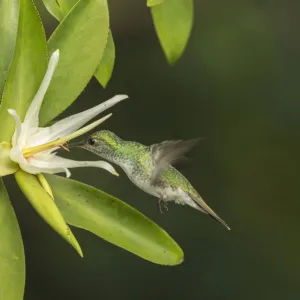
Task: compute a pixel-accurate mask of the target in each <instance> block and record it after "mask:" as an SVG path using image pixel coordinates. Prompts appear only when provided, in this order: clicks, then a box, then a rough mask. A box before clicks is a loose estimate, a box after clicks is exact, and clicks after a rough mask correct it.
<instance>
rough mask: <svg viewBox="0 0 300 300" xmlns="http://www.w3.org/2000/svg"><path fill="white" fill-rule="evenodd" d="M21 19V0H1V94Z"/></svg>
mask: <svg viewBox="0 0 300 300" xmlns="http://www.w3.org/2000/svg"><path fill="white" fill-rule="evenodd" d="M18 19H19V1H11V0H0V41H1V47H0V95H1V94H2V90H3V86H4V82H5V78H6V75H7V70H8V67H9V63H10V61H11V58H12V54H13V52H14V48H15V43H16V38H17V27H18Z"/></svg>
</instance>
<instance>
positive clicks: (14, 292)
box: [0, 178, 25, 300]
mask: <svg viewBox="0 0 300 300" xmlns="http://www.w3.org/2000/svg"><path fill="white" fill-rule="evenodd" d="M0 236H1V243H0V299H1V300H22V299H23V294H24V287H25V256H24V248H23V242H22V236H21V232H20V228H19V224H18V221H17V218H16V215H15V212H14V209H13V207H12V206H11V203H10V201H9V197H8V195H7V191H6V189H5V186H4V183H3V181H2V179H1V178H0Z"/></svg>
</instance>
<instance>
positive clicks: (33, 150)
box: [22, 114, 112, 158]
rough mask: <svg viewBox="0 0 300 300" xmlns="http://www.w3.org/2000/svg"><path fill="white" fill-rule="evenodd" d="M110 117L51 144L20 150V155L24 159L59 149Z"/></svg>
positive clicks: (107, 116)
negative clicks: (21, 154)
mask: <svg viewBox="0 0 300 300" xmlns="http://www.w3.org/2000/svg"><path fill="white" fill-rule="evenodd" d="M111 116H112V114H108V115H106V116H105V117H103V118H101V119H99V120H97V121H95V122H93V123H91V124H89V125H87V126H85V127H83V128H81V129H79V130H77V131H75V132H73V133H71V134H69V135H67V136H65V137H62V138H59V139H57V140H55V141H52V142H49V143H45V144H42V145H38V146H35V147H31V148H26V149H23V150H22V153H23V156H24V158H29V157H31V156H33V155H35V154H38V153H40V152H42V151H45V150H50V149H52V148H56V147H59V146H61V145H63V144H65V143H67V142H68V141H70V140H72V139H75V138H77V137H79V136H81V135H83V134H85V133H86V132H88V131H90V130H92V129H93V128H95V127H96V126H98V125H99V124H101V123H103V122H104V121H106V120H107V119H108V118H110V117H111Z"/></svg>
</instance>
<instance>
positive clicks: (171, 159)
mask: <svg viewBox="0 0 300 300" xmlns="http://www.w3.org/2000/svg"><path fill="white" fill-rule="evenodd" d="M199 140H200V138H198V139H192V140H186V141H184V140H173V141H165V142H162V143H159V144H153V145H151V146H150V152H151V156H152V160H153V164H154V168H153V171H152V176H151V181H154V180H155V179H156V178H157V177H158V176H159V175H160V174H161V172H163V171H164V170H165V169H166V168H167V167H168V166H169V165H173V164H174V163H175V162H176V161H178V160H179V159H180V158H182V157H183V155H184V154H185V153H186V152H188V151H189V150H190V149H191V148H193V147H194V146H195V145H196V144H197V143H198V141H199Z"/></svg>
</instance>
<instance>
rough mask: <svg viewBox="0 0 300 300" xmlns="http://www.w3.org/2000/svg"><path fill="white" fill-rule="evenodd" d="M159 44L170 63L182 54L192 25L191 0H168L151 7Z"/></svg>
mask: <svg viewBox="0 0 300 300" xmlns="http://www.w3.org/2000/svg"><path fill="white" fill-rule="evenodd" d="M151 12H152V18H153V22H154V25H155V29H156V33H157V35H158V38H159V40H160V43H161V46H162V48H163V50H164V52H165V55H166V57H167V59H168V61H169V63H170V64H174V63H175V62H176V61H177V60H178V59H179V58H180V56H181V55H182V53H183V51H184V49H185V47H186V45H187V42H188V40H189V37H190V33H191V29H192V26H193V0H168V1H164V2H163V3H161V4H159V5H155V6H153V7H151Z"/></svg>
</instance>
